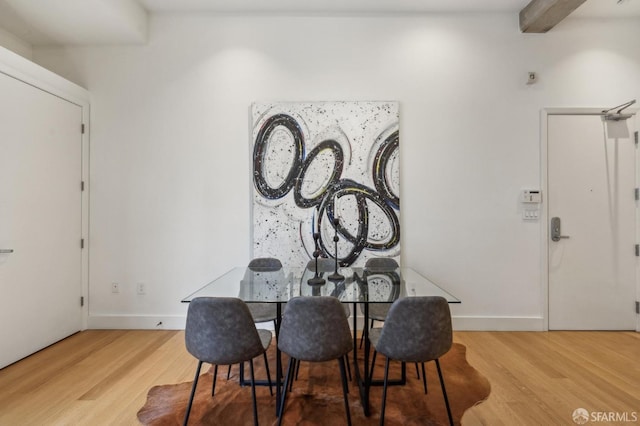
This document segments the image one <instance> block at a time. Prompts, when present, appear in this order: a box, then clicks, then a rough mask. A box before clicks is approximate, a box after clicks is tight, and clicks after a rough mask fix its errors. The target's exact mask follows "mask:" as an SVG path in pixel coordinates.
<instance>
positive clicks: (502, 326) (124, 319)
mask: <svg viewBox="0 0 640 426" xmlns="http://www.w3.org/2000/svg"><path fill="white" fill-rule="evenodd" d="M185 323H186V316H185V315H173V316H167V315H157V316H154V315H90V316H89V319H88V327H87V328H89V329H119V330H183V329H184V326H185ZM349 326H350V327H353V318H349ZM260 328H265V329H267V330H273V323H271V322H268V323H262V324H260ZM358 329H359V330H361V329H362V317H361V316H358ZM453 329H454V330H457V331H543V330H544V319H543V318H542V317H461V316H454V317H453Z"/></svg>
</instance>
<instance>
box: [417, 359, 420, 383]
mask: <svg viewBox="0 0 640 426" xmlns="http://www.w3.org/2000/svg"><path fill="white" fill-rule="evenodd" d="M416 378H418V379H419V378H420V370H418V363H417V362H416Z"/></svg>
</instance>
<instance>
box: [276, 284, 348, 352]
mask: <svg viewBox="0 0 640 426" xmlns="http://www.w3.org/2000/svg"><path fill="white" fill-rule="evenodd" d="M351 339H352V338H351V331H350V330H349V322H348V320H347V316H346V315H345V311H344V309H343V307H342V304H341V303H340V301H339V300H338V299H337V298H335V297H331V296H302V297H295V298H293V299H291V300H289V302H288V303H287V307H286V309H285V311H284V314H283V315H282V324H281V325H280V334H279V335H278V347H279V348H280V350H281V351H283V352H284V353H286V354H288V355H290V356H292V357H293V358H296V359H299V360H302V361H317V362H321V361H328V360H331V359H337V358H340V357H342V356H344V355H345V354H347V353H349V351H350V350H351V349H352V345H353V342H352V340H351Z"/></svg>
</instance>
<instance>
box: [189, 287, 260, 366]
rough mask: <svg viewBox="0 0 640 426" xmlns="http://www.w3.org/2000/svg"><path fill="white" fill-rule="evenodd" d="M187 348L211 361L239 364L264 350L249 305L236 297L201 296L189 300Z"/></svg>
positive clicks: (202, 359) (221, 363) (199, 356)
mask: <svg viewBox="0 0 640 426" xmlns="http://www.w3.org/2000/svg"><path fill="white" fill-rule="evenodd" d="M185 345H186V347H187V351H189V353H190V354H191V355H193V356H194V357H196V358H197V359H199V360H200V361H204V362H208V363H211V364H219V365H228V364H237V363H239V362H242V361H247V360H249V359H252V358H254V357H256V356H258V355H260V354H261V353H263V352H264V347H263V346H262V343H261V341H260V336H259V335H258V331H257V330H256V326H255V324H254V322H253V318H252V317H251V313H250V312H249V308H248V307H247V305H246V304H245V303H244V302H243V301H242V300H240V299H238V298H234V297H197V298H195V299H193V300H192V301H191V302H190V303H189V309H188V311H187V325H186V328H185Z"/></svg>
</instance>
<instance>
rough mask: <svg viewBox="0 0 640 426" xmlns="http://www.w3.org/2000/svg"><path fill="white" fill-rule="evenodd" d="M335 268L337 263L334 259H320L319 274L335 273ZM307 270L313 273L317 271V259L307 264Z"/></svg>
mask: <svg viewBox="0 0 640 426" xmlns="http://www.w3.org/2000/svg"><path fill="white" fill-rule="evenodd" d="M338 266H339V265H338ZM335 267H336V261H335V260H334V259H329V258H328V257H319V258H318V272H333V271H334V269H335ZM307 269H308V270H310V271H312V272H315V271H316V260H315V259H311V260H310V261H308V262H307Z"/></svg>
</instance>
